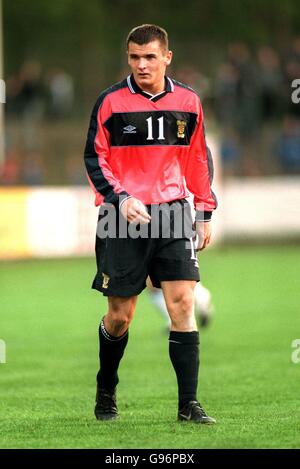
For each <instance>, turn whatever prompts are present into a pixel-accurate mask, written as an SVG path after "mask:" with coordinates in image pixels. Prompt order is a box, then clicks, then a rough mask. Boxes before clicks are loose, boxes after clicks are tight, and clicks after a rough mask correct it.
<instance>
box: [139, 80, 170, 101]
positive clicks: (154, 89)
mask: <svg viewBox="0 0 300 469" xmlns="http://www.w3.org/2000/svg"><path fill="white" fill-rule="evenodd" d="M141 89H142V90H143V91H145V92H146V93H149V94H152V95H153V96H155V95H156V94H159V93H162V92H163V91H165V77H163V78H162V80H161V81H160V82H159V83H155V84H153V85H151V86H145V85H142V86H141Z"/></svg>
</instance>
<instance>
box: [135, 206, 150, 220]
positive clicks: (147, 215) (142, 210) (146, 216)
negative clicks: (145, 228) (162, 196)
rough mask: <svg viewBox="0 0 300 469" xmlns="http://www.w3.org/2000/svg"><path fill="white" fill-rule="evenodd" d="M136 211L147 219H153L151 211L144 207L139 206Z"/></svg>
mask: <svg viewBox="0 0 300 469" xmlns="http://www.w3.org/2000/svg"><path fill="white" fill-rule="evenodd" d="M136 211H137V213H138V214H139V215H140V216H141V217H143V218H144V219H145V220H149V221H150V220H151V216H150V215H149V213H148V212H147V210H145V209H144V208H143V207H140V206H139V207H137V208H136Z"/></svg>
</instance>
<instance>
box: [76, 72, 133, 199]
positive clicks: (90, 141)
mask: <svg viewBox="0 0 300 469" xmlns="http://www.w3.org/2000/svg"><path fill="white" fill-rule="evenodd" d="M126 86H127V82H126V80H123V81H121V82H120V83H116V84H115V85H112V86H110V87H109V88H107V89H106V90H104V91H103V92H102V93H101V94H100V95H99V97H98V99H97V101H96V104H95V105H94V108H93V111H92V115H91V119H90V126H89V129H88V134H87V139H86V145H85V150H84V160H85V165H86V169H87V173H88V175H89V177H90V179H91V181H92V183H93V185H94V186H95V188H96V190H97V191H98V192H99V193H100V194H102V195H103V196H104V200H105V202H108V203H113V204H114V203H118V201H119V196H120V194H116V193H115V192H114V188H113V186H112V185H111V184H110V183H109V181H108V180H107V179H106V177H105V176H104V174H103V171H102V169H101V167H100V166H99V162H98V155H97V153H96V151H95V138H96V134H97V128H98V124H97V114H98V110H99V107H100V106H101V104H102V103H103V101H104V99H105V97H106V96H107V95H108V94H110V93H113V92H114V91H118V90H120V89H122V88H125V87H126ZM121 194H122V193H121ZM124 194H125V195H128V194H127V193H124Z"/></svg>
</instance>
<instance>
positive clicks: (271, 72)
mask: <svg viewBox="0 0 300 469" xmlns="http://www.w3.org/2000/svg"><path fill="white" fill-rule="evenodd" d="M257 57H258V66H259V68H258V79H259V91H260V103H261V105H260V106H261V117H262V119H263V121H264V122H267V121H270V120H273V119H276V118H278V117H279V115H280V113H281V112H282V107H283V106H282V96H281V90H282V86H283V75H282V71H281V67H280V60H279V56H278V54H277V52H276V51H275V50H274V49H273V48H272V47H269V46H263V47H261V48H260V49H258V52H257Z"/></svg>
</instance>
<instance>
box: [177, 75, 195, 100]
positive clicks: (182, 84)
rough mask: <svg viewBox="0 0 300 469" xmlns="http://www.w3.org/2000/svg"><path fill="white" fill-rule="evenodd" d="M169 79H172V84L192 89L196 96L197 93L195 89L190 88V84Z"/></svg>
mask: <svg viewBox="0 0 300 469" xmlns="http://www.w3.org/2000/svg"><path fill="white" fill-rule="evenodd" d="M171 80H172V82H173V83H174V85H176V86H180V87H181V88H185V89H186V90H189V91H192V92H193V93H195V94H196V95H197V96H199V94H198V93H197V91H195V90H194V89H193V88H191V87H190V86H188V85H186V84H185V83H181V81H177V80H174V78H171Z"/></svg>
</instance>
